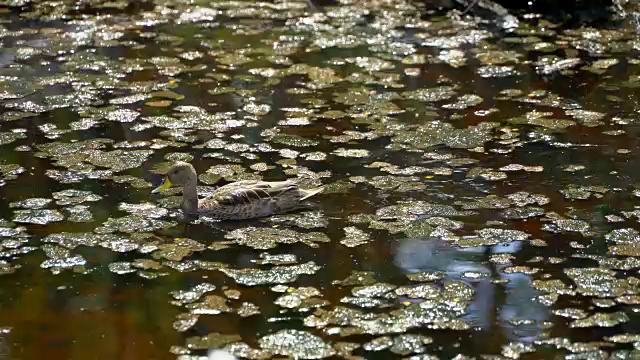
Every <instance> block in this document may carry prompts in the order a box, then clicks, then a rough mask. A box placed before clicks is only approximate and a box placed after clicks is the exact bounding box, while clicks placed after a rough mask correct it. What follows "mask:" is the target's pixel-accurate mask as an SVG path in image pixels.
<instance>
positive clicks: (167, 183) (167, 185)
mask: <svg viewBox="0 0 640 360" xmlns="http://www.w3.org/2000/svg"><path fill="white" fill-rule="evenodd" d="M172 186H173V184H172V183H171V181H169V177H165V178H164V180H163V181H162V184H160V186H158V187H157V188H155V189H153V190H152V191H151V193H152V194H157V193H159V192H163V191H165V190H167V189H168V188H170V187H172Z"/></svg>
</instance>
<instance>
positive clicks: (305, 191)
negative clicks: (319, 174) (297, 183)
mask: <svg viewBox="0 0 640 360" xmlns="http://www.w3.org/2000/svg"><path fill="white" fill-rule="evenodd" d="M323 190H324V186H319V187H317V188H313V189H300V192H301V193H302V197H301V198H300V201H302V200H306V199H308V198H310V197H312V196H313V195H316V194H318V193H321V192H322V191H323Z"/></svg>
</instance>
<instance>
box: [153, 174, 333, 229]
mask: <svg viewBox="0 0 640 360" xmlns="http://www.w3.org/2000/svg"><path fill="white" fill-rule="evenodd" d="M174 184H175V185H182V186H183V195H182V206H181V207H182V210H183V211H184V212H185V213H189V214H198V215H208V216H212V217H215V218H218V219H223V220H241V219H253V218H260V217H265V216H270V215H274V214H281V213H285V212H289V211H294V210H298V209H301V208H304V207H305V206H306V205H305V203H304V200H306V199H308V198H309V197H311V196H313V195H315V194H317V193H319V192H321V191H322V190H323V188H322V187H318V188H314V189H301V188H299V187H298V185H297V184H296V183H295V182H292V181H257V180H243V181H237V182H234V183H231V184H227V185H224V186H221V187H219V188H217V189H216V190H215V191H214V192H213V193H212V194H211V195H210V196H209V197H207V198H205V199H201V200H198V194H197V190H196V186H197V174H196V170H195V169H194V167H193V166H192V165H191V164H189V163H185V162H178V163H176V164H174V165H172V166H171V167H170V168H169V170H168V171H167V177H166V178H165V181H164V182H163V183H162V185H160V186H159V187H158V188H157V189H155V190H154V192H160V191H163V190H165V189H167V188H169V187H171V186H172V185H174Z"/></svg>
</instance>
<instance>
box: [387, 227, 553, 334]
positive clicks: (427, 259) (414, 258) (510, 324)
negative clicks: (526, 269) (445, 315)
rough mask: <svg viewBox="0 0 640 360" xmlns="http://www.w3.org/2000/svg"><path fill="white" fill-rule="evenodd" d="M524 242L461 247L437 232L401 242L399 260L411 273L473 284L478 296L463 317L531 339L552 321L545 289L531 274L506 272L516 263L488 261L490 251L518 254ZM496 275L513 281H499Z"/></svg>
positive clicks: (397, 249) (397, 259) (476, 323)
mask: <svg viewBox="0 0 640 360" xmlns="http://www.w3.org/2000/svg"><path fill="white" fill-rule="evenodd" d="M521 247H522V243H521V242H520V241H513V242H511V243H508V244H501V245H493V246H489V247H486V246H479V247H467V248H460V247H458V246H456V245H453V244H451V243H450V242H448V241H446V240H444V239H442V238H438V237H435V236H429V237H416V238H407V239H402V240H400V241H398V243H397V247H396V248H395V249H394V250H395V251H394V261H395V263H396V265H397V266H398V267H399V268H401V269H403V270H404V271H405V272H406V273H416V272H422V271H425V272H437V273H440V274H442V275H443V276H444V280H450V281H451V280H453V281H461V282H464V283H466V284H468V285H470V286H472V287H473V288H474V290H475V295H474V297H473V301H472V302H471V303H470V304H469V306H468V307H467V309H466V313H467V314H466V315H465V316H463V317H462V319H464V320H466V321H468V322H469V323H470V324H471V325H473V326H476V327H479V328H481V329H484V330H485V331H488V332H490V331H491V329H492V327H493V326H494V322H495V324H497V325H499V326H501V327H502V330H503V333H504V334H505V335H506V336H507V337H508V338H510V339H513V340H518V341H522V342H531V341H534V340H536V339H538V338H539V336H540V334H541V333H543V332H544V330H543V329H542V328H541V327H540V324H541V323H543V322H544V321H547V320H548V318H549V308H547V307H546V306H545V305H542V304H540V303H539V302H537V301H535V298H536V296H538V295H539V292H538V291H537V290H536V289H534V288H533V287H532V286H531V278H530V277H529V275H527V274H524V273H521V272H512V273H508V272H506V271H505V269H506V268H507V267H510V266H511V265H500V264H491V263H487V262H486V259H487V256H489V255H490V254H498V253H517V252H518V251H519V250H520V248H521ZM478 274H483V275H482V276H477V275H478ZM469 275H471V276H469ZM495 280H507V282H506V283H504V284H501V285H499V286H496V283H495ZM501 291H504V293H502V294H501V293H500V292H501ZM407 300H408V301H413V300H412V299H407ZM496 317H497V319H496ZM525 320H526V321H525Z"/></svg>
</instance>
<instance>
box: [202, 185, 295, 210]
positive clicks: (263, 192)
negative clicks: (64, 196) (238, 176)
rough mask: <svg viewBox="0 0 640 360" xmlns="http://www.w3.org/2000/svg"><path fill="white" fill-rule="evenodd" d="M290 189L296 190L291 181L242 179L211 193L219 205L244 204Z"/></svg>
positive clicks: (280, 194) (277, 194) (274, 196)
mask: <svg viewBox="0 0 640 360" xmlns="http://www.w3.org/2000/svg"><path fill="white" fill-rule="evenodd" d="M290 191H298V185H296V184H295V183H294V182H292V181H270V182H268V181H256V180H243V181H237V182H234V183H231V184H227V185H225V186H222V187H220V188H218V189H216V191H215V192H214V193H213V194H211V198H210V199H212V200H215V201H216V202H217V203H218V204H220V205H229V206H233V205H246V204H248V203H251V202H253V201H257V200H266V199H273V198H276V197H278V196H282V195H283V194H286V193H288V192H290Z"/></svg>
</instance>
